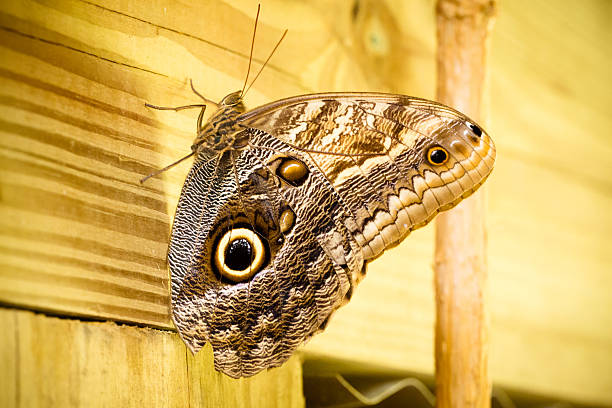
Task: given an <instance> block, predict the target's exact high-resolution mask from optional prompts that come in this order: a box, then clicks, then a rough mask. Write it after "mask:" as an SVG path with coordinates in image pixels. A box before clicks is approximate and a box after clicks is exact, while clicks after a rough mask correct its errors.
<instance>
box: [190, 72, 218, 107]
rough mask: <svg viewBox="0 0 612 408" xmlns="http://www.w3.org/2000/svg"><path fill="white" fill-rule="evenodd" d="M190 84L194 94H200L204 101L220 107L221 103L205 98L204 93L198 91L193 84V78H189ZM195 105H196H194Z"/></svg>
mask: <svg viewBox="0 0 612 408" xmlns="http://www.w3.org/2000/svg"><path fill="white" fill-rule="evenodd" d="M189 86H191V90H192V91H193V93H194V94H196V95H198V96H199V97H200V98H201V99H202V100H203V101H204V102H208V103H210V104H213V105H215V106H216V107H217V108H218V107H219V104H218V103H217V102H215V101H211V100H210V99H208V98H205V97H204V95H202V94H201V93H199V92H198V91H196V89H195V87H194V86H193V79H189ZM194 106H195V105H194Z"/></svg>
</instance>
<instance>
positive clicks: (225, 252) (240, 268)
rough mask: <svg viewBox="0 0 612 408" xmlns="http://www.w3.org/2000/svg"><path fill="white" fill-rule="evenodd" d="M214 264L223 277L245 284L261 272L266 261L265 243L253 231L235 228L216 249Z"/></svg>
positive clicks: (222, 239)
mask: <svg viewBox="0 0 612 408" xmlns="http://www.w3.org/2000/svg"><path fill="white" fill-rule="evenodd" d="M213 257H214V264H215V267H216V269H217V271H219V273H220V274H221V276H222V277H224V278H227V279H229V280H231V281H232V282H243V281H245V280H247V279H250V278H251V277H252V276H253V275H255V274H256V273H257V272H259V271H260V270H261V268H262V267H263V266H264V263H265V259H266V249H265V246H264V243H263V241H262V240H261V238H260V237H259V235H257V234H256V233H255V232H254V231H253V230H250V229H248V228H234V229H231V230H229V231H227V232H226V233H225V235H223V236H222V237H221V239H220V240H219V242H218V243H217V246H216V247H215V248H214V254H213Z"/></svg>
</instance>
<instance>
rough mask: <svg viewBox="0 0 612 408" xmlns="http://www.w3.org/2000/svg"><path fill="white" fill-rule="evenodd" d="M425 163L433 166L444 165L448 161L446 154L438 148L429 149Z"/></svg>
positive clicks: (442, 149)
mask: <svg viewBox="0 0 612 408" xmlns="http://www.w3.org/2000/svg"><path fill="white" fill-rule="evenodd" d="M427 161H428V162H429V164H433V165H434V166H439V165H441V164H444V163H446V162H447V161H448V152H447V151H446V150H445V149H444V148H442V147H440V146H434V147H430V148H429V150H428V151H427Z"/></svg>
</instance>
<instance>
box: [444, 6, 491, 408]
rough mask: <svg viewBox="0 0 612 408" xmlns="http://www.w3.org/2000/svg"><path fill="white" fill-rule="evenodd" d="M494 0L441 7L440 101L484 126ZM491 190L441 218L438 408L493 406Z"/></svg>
mask: <svg viewBox="0 0 612 408" xmlns="http://www.w3.org/2000/svg"><path fill="white" fill-rule="evenodd" d="M495 9H496V5H495V2H494V1H492V0H465V1H448V0H439V1H438V2H437V3H436V23H437V24H436V28H437V38H438V55H437V66H438V82H437V84H438V86H437V99H438V100H439V101H440V102H442V103H445V104H447V105H449V106H452V107H454V108H456V109H459V110H460V111H462V112H464V113H466V114H467V115H469V116H470V117H471V118H473V119H475V120H477V121H478V122H479V123H481V124H482V123H486V120H485V118H483V115H482V114H481V111H482V107H481V100H482V93H483V88H484V80H485V77H486V72H487V69H488V43H489V41H490V37H491V30H492V27H493V22H494V20H495ZM485 195H486V188H483V189H481V190H479V191H477V192H476V194H474V195H473V196H471V197H469V198H468V199H466V200H465V201H464V202H462V203H461V204H460V205H459V206H457V208H455V209H453V210H451V211H448V212H446V213H443V214H440V215H439V216H438V218H437V219H436V246H435V253H434V285H435V290H436V336H435V363H436V406H437V407H439V408H450V407H457V408H460V407H466V408H471V407H479V408H488V407H490V406H491V379H490V375H489V347H490V346H489V331H490V322H489V315H488V313H489V304H488V301H489V296H488V283H487V281H488V279H487V274H488V271H487V242H486V225H485V205H484V203H485Z"/></svg>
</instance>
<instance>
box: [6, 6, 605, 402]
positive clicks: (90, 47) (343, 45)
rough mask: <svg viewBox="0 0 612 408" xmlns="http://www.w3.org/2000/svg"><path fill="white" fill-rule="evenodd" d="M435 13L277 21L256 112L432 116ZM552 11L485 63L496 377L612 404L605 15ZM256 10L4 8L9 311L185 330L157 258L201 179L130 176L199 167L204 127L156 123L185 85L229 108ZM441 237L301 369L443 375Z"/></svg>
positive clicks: (285, 14) (402, 265)
mask: <svg viewBox="0 0 612 408" xmlns="http://www.w3.org/2000/svg"><path fill="white" fill-rule="evenodd" d="M355 4H358V7H357V8H355V7H354V5H355ZM432 4H433V2H432V1H426V0H423V1H419V2H403V1H398V0H388V1H386V2H374V1H372V2H368V1H361V2H359V3H353V2H344V1H339V2H328V1H320V2H318V1H315V2H308V3H306V2H304V3H300V2H289V3H287V2H276V1H273V2H270V3H265V2H264V4H263V12H262V25H261V26H260V28H259V29H258V36H257V42H256V49H255V54H256V59H257V60H258V61H262V60H263V59H265V57H266V56H267V53H268V51H269V50H270V49H271V48H272V47H273V44H274V42H275V41H276V40H277V39H278V38H279V37H280V34H281V33H282V30H283V29H285V28H289V30H290V31H289V35H288V37H287V38H286V40H285V42H284V43H283V44H282V46H281V47H280V49H279V51H278V54H277V55H276V56H275V57H274V58H273V60H272V62H271V65H270V66H268V67H267V68H266V69H265V70H264V72H263V74H262V76H261V77H260V79H258V82H257V83H256V84H255V86H254V87H253V89H252V90H251V91H250V92H249V95H248V96H247V104H248V105H249V106H256V105H258V104H260V103H264V102H268V101H271V100H274V99H277V98H280V97H283V96H289V95H295V94H300V93H305V92H310V91H329V90H379V91H394V92H401V93H406V94H413V95H416V96H423V97H429V98H431V97H433V96H434V89H435V87H434V76H435V75H434V72H435V69H434V61H435V60H434V42H433V38H434V23H433V11H432V10H433V5H432ZM551 4H552V3H548V2H544V1H537V2H527V1H525V0H517V1H512V2H502V4H501V6H500V7H501V9H500V13H499V20H498V26H497V28H496V31H495V36H494V38H493V44H492V58H491V64H492V73H491V78H490V90H491V92H490V95H491V96H490V99H491V100H490V106H491V112H490V115H489V116H490V117H491V125H490V126H489V127H488V130H489V133H491V134H492V135H493V137H494V138H495V140H497V141H499V142H498V148H499V159H498V163H497V166H496V169H495V171H494V173H493V175H492V178H491V180H490V181H489V182H488V183H487V184H488V190H489V193H490V194H489V197H490V198H489V207H490V211H489V217H488V218H489V225H490V230H489V243H490V244H489V250H490V256H489V259H490V285H491V302H492V303H491V317H492V333H491V337H492V341H493V344H492V349H491V355H490V358H491V373H492V377H493V381H494V383H497V384H501V385H506V386H510V387H513V388H515V389H519V390H524V391H531V392H533V393H541V394H545V395H551V396H557V397H559V398H570V399H575V400H580V401H586V402H588V401H593V402H594V403H600V404H604V403H607V404H610V403H612V370H610V369H609V367H612V355H611V353H610V352H609V350H610V349H611V348H612V332H611V331H610V329H609V328H610V327H612V299H611V298H610V296H609V293H610V290H611V288H612V277H611V276H610V274H609V269H610V268H609V266H610V264H611V262H612V259H611V258H610V255H609V254H610V253H612V251H610V249H611V247H610V240H609V239H608V237H609V236H610V232H611V231H612V228H611V227H612V214H611V213H610V212H609V208H610V207H611V204H612V198H611V194H610V192H611V191H612V182H611V180H610V174H612V172H611V171H610V170H611V169H610V166H611V163H610V161H609V160H608V158H609V157H610V156H611V154H612V143H611V142H610V139H609V138H608V137H607V135H608V134H609V133H610V129H612V115H610V109H609V107H610V106H612V101H611V100H610V98H611V97H612V96H611V94H612V93H610V92H608V91H607V90H606V87H605V86H603V85H601V84H606V83H607V76H608V73H607V66H608V65H609V60H610V55H611V50H610V44H612V41H610V30H609V29H608V28H607V26H606V21H607V19H606V18H603V16H609V7H607V6H606V4H607V3H606V1H605V0H600V1H595V0H591V1H588V2H583V3H581V5H580V7H577V6H575V4H574V3H573V2H569V1H561V2H555V3H554V5H555V6H554V7H553V6H551ZM255 10H256V3H254V2H248V1H231V2H219V3H216V2H211V3H207V4H201V2H195V1H194V2H189V1H187V2H182V3H181V5H180V7H179V6H177V5H176V4H175V3H174V2H169V1H166V2H164V1H161V2H156V3H155V5H150V4H148V3H147V4H145V3H138V2H124V1H118V0H117V1H107V2H104V3H102V2H99V5H98V4H97V3H96V2H82V1H76V0H75V1H69V0H65V1H61V2H58V1H53V2H51V1H27V0H20V1H11V2H3V3H2V4H1V5H0V133H1V135H0V234H1V235H2V243H1V244H0V250H1V251H2V256H1V258H0V302H2V303H4V304H10V305H17V306H19V307H24V308H31V309H35V310H43V311H52V312H53V313H58V314H66V315H76V316H88V317H95V318H99V319H114V320H118V321H127V322H135V323H141V324H146V325H150V326H156V327H162V328H170V327H171V324H170V320H169V317H168V272H167V269H166V264H165V256H166V251H167V240H168V236H169V228H170V222H171V217H172V214H173V212H174V208H175V204H176V200H177V197H178V192H179V191H180V187H181V184H182V181H183V177H184V175H185V173H186V171H187V169H188V166H189V164H188V163H185V164H183V165H180V166H178V167H177V168H175V169H173V170H172V171H170V172H168V173H166V174H164V175H163V177H162V178H161V179H159V180H151V182H150V183H148V184H146V185H145V186H140V185H139V184H138V179H139V178H140V177H142V175H145V174H147V173H149V172H150V171H152V170H153V169H156V168H159V167H162V166H163V165H165V164H168V163H169V162H171V161H173V160H174V159H176V158H178V157H180V156H181V155H182V154H184V153H185V152H186V151H188V149H189V145H190V144H191V141H192V138H193V131H194V127H195V117H196V115H197V113H196V112H180V113H173V112H152V111H150V110H147V109H145V108H144V106H143V104H144V102H145V101H148V102H151V103H155V104H163V105H169V106H177V105H181V104H185V103H193V102H194V98H193V95H192V94H191V91H190V90H189V88H188V81H187V80H188V78H193V79H194V82H195V84H196V86H197V87H198V89H200V90H201V91H202V92H203V93H204V95H205V96H207V97H209V98H211V99H215V100H216V99H220V98H221V97H223V96H224V95H225V94H227V93H229V92H230V91H233V90H235V89H239V88H240V87H241V86H242V81H243V80H244V73H245V71H246V66H247V54H248V48H249V45H250V39H251V37H250V35H251V34H250V31H251V28H252V20H253V17H254V13H255ZM598 16H599V17H598ZM576 61H579V62H580V65H576V63H575V62H576ZM577 66H579V70H578V68H576V67H577ZM584 73H588V75H587V74H584ZM432 235H433V234H432V231H431V230H430V229H425V230H422V231H418V232H416V233H415V234H414V235H413V236H411V237H409V238H408V239H407V240H406V242H404V243H403V244H402V245H400V246H399V247H397V248H395V249H393V250H391V251H389V254H388V255H386V256H384V257H382V258H381V259H380V260H377V261H376V262H374V263H373V264H372V265H371V268H370V270H369V273H368V275H369V276H368V278H367V279H365V280H364V282H363V283H362V284H361V286H360V287H359V288H358V289H357V291H356V294H355V296H354V297H353V300H352V301H351V304H349V305H348V306H347V307H345V308H344V309H342V310H340V312H339V314H338V315H337V316H336V317H335V318H334V319H333V320H332V322H331V324H330V325H329V328H328V329H327V331H326V333H324V334H322V335H319V336H317V337H315V338H314V339H313V340H312V342H311V343H310V344H309V345H308V346H307V347H306V350H307V352H308V353H309V354H308V355H310V356H312V357H316V356H321V357H322V358H324V359H325V361H330V359H331V358H332V357H333V358H339V359H343V360H350V361H351V362H352V363H353V364H357V365H361V366H368V367H369V366H371V365H377V366H378V367H379V368H381V369H383V370H385V371H390V370H403V371H404V372H405V371H406V370H408V371H412V372H418V373H432V372H433V359H432V356H433V329H432V328H433V310H434V304H433V298H434V297H433V289H432V285H431V282H432V273H431V260H432V247H431V245H432V240H433V237H432ZM334 367H335V368H338V367H340V366H339V365H337V364H335V365H334Z"/></svg>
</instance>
